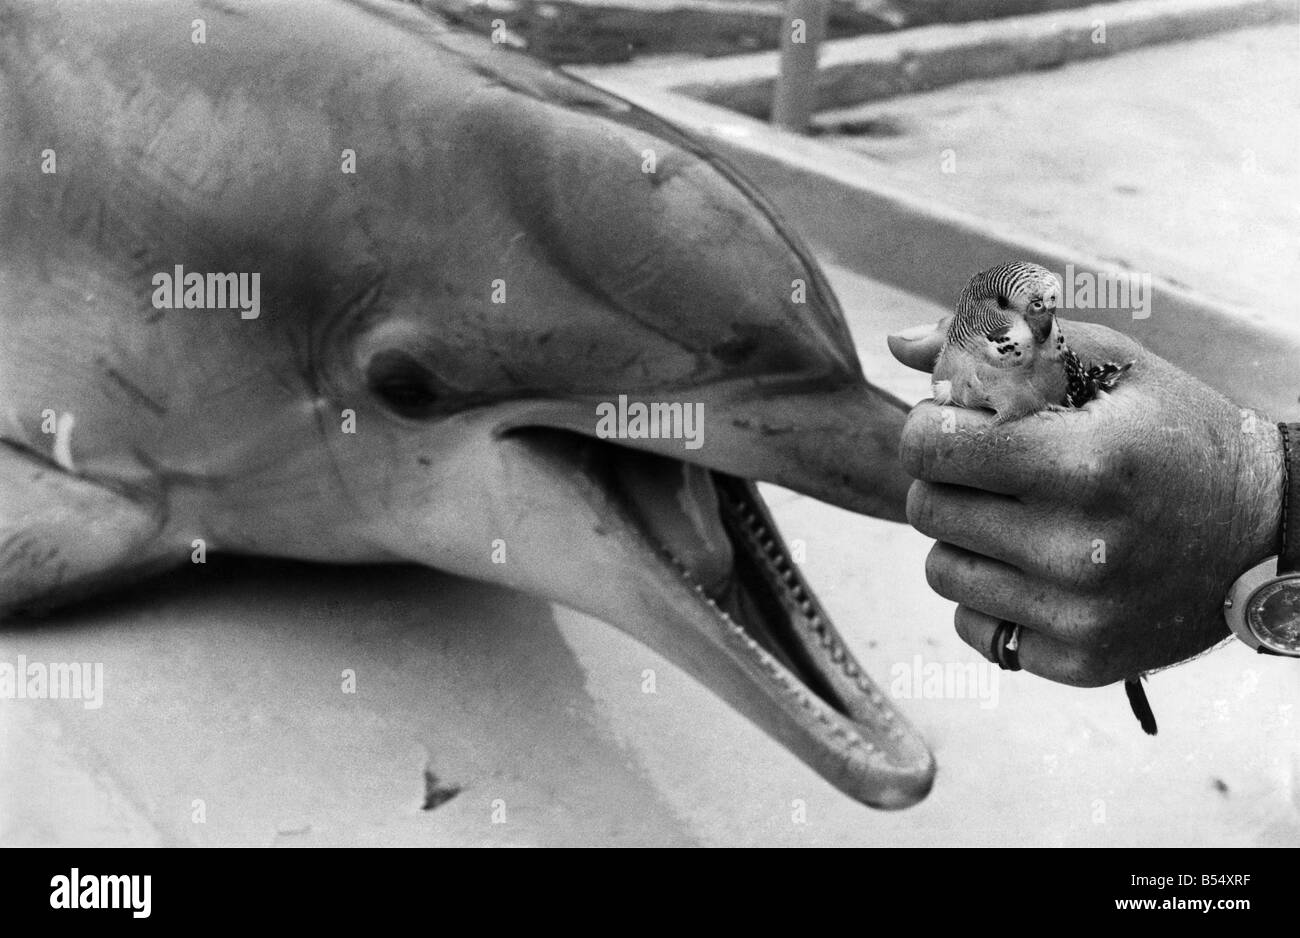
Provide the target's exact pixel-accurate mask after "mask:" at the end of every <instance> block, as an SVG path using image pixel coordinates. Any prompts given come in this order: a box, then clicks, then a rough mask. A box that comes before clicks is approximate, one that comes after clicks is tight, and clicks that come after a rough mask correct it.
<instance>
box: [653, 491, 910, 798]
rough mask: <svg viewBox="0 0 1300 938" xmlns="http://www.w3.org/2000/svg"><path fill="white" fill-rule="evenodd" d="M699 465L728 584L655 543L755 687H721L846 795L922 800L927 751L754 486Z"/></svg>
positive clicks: (760, 724) (729, 698)
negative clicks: (713, 505) (702, 575)
mask: <svg viewBox="0 0 1300 938" xmlns="http://www.w3.org/2000/svg"><path fill="white" fill-rule="evenodd" d="M703 471H704V472H706V473H707V475H708V476H709V477H710V479H711V480H712V482H713V484H714V485H715V487H716V490H717V493H718V504H719V507H720V514H721V517H722V521H723V526H724V528H725V530H726V532H727V535H728V538H729V540H730V543H731V552H732V556H733V557H734V567H733V572H732V576H731V580H730V582H729V583H728V584H727V588H726V589H725V590H724V591H720V592H719V593H718V594H717V595H710V593H709V591H708V590H706V589H705V588H704V586H703V585H702V584H701V583H700V582H698V581H697V580H696V578H695V577H694V576H693V574H692V572H691V570H690V569H689V568H688V567H687V566H686V565H685V564H683V563H682V562H681V561H680V560H679V559H678V558H677V556H676V555H675V554H674V552H673V549H672V548H671V547H668V546H666V545H664V544H659V545H658V546H659V547H660V550H661V552H662V555H663V557H664V559H665V561H666V562H667V563H668V565H670V566H671V568H672V570H673V571H674V573H675V574H676V575H677V576H678V577H680V578H681V580H682V582H683V584H684V585H686V586H687V587H689V588H690V589H691V591H692V594H693V595H694V597H695V600H696V601H697V602H698V603H699V604H701V605H702V606H703V607H704V610H705V612H706V614H707V615H708V616H709V617H711V618H712V619H713V620H714V622H713V629H714V633H715V635H716V636H718V637H720V638H721V639H722V644H723V646H724V647H725V649H726V651H727V652H728V654H729V655H730V656H731V657H732V659H733V661H735V662H736V663H738V664H739V665H740V667H741V668H742V669H743V670H744V671H745V672H746V674H747V675H748V676H749V677H750V679H751V680H752V681H753V683H754V685H755V686H753V687H750V688H745V689H744V690H743V691H742V692H741V693H739V694H733V695H730V696H728V695H725V694H724V696H726V697H727V699H728V702H729V703H731V704H732V705H733V706H734V707H736V709H738V710H739V711H740V712H742V713H744V714H745V715H746V716H748V717H749V718H750V719H751V720H753V721H754V722H755V723H756V724H758V725H759V726H761V727H762V728H763V729H764V730H765V731H767V732H768V733H769V734H770V735H772V736H773V737H774V738H776V739H778V740H780V741H781V742H782V743H783V744H784V745H785V746H786V747H787V748H788V749H790V751H791V752H793V753H794V754H796V755H798V756H799V757H800V758H801V759H803V760H804V761H805V762H806V763H807V764H808V765H809V766H811V767H812V768H813V769H815V770H816V771H817V772H818V773H819V774H821V775H822V776H823V777H824V778H826V780H827V781H829V782H830V783H831V784H833V785H834V786H835V787H837V788H839V789H840V790H841V791H843V792H845V793H846V794H848V795H850V796H852V797H853V798H856V799H857V800H859V801H861V802H863V803H865V804H868V805H871V806H872V807H876V808H886V809H890V808H904V807H908V806H910V805H912V804H914V803H916V802H917V801H919V800H921V799H922V798H923V797H925V795H926V794H927V793H928V792H929V791H930V787H931V785H932V783H933V779H934V773H935V764H934V760H933V757H932V756H931V755H930V752H929V750H928V749H927V747H926V746H925V744H924V742H923V741H922V740H921V738H920V736H919V735H918V734H917V732H916V731H915V730H914V729H913V728H912V727H911V725H910V724H908V722H907V721H906V720H905V719H904V718H903V716H902V715H901V714H899V713H898V712H897V711H896V710H895V709H894V707H893V706H892V705H891V703H890V702H889V700H888V699H886V697H885V696H884V695H883V694H882V693H881V692H880V690H879V688H878V687H877V686H876V685H875V683H874V682H873V681H872V680H871V678H870V677H869V676H868V675H867V674H866V672H865V671H864V670H863V668H862V666H861V665H860V664H859V663H858V661H857V660H856V659H855V658H854V656H853V653H852V652H851V651H850V650H849V648H848V646H847V644H846V643H845V641H844V639H843V638H842V637H841V636H840V634H839V632H838V631H837V630H836V628H835V626H834V624H833V623H832V622H831V619H830V617H829V616H828V615H827V614H826V611H825V609H824V608H823V607H822V606H821V603H820V602H819V601H818V600H817V597H816V595H815V594H814V593H813V591H812V589H811V587H810V586H809V585H808V583H807V581H806V580H805V579H804V577H803V574H802V573H801V572H800V570H799V568H798V567H797V565H796V564H795V562H794V560H793V558H792V557H791V555H790V552H789V549H788V548H787V546H786V544H785V541H784V539H783V538H782V537H781V534H780V532H779V530H778V529H777V527H776V524H775V522H774V521H773V519H772V517H771V514H770V513H769V512H768V510H767V507H766V505H765V504H764V502H763V500H762V497H761V496H760V495H759V493H758V490H757V488H756V486H755V485H754V483H752V482H750V481H748V480H745V479H739V478H736V477H733V476H727V475H724V474H721V473H717V472H713V471H710V470H703ZM670 654H671V652H670ZM698 670H699V671H704V672H707V667H705V668H700V669H698ZM697 676H698V674H697ZM704 679H705V682H706V683H709V675H708V674H707V673H705V674H704Z"/></svg>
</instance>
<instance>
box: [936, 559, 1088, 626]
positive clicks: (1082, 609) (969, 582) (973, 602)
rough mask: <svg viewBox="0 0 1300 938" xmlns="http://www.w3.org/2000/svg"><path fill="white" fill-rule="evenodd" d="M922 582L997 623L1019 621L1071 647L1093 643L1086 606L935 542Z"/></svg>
mask: <svg viewBox="0 0 1300 938" xmlns="http://www.w3.org/2000/svg"><path fill="white" fill-rule="evenodd" d="M925 578H926V581H927V582H928V583H929V584H930V588H931V589H932V590H934V591H935V592H936V593H938V594H939V595H940V596H942V597H943V598H944V599H950V600H952V601H953V602H955V603H958V604H960V605H963V606H969V607H970V608H972V609H978V610H979V611H980V612H983V613H985V614H986V615H990V616H993V617H994V618H996V619H1008V620H1010V621H1012V622H1019V623H1020V624H1021V625H1025V626H1028V627H1030V628H1032V629H1034V630H1035V631H1037V632H1041V633H1043V634H1044V635H1049V636H1051V637H1052V638H1054V639H1057V640H1058V641H1061V642H1065V643H1068V644H1072V645H1076V646H1082V645H1087V644H1088V643H1089V641H1090V640H1095V637H1096V631H1097V630H1096V628H1095V627H1094V625H1095V623H1094V621H1093V620H1092V618H1091V617H1090V608H1091V607H1090V606H1089V605H1088V603H1087V602H1086V601H1084V600H1083V599H1082V598H1080V597H1078V596H1075V595H1072V594H1071V593H1069V592H1067V591H1065V590H1063V589H1061V588H1060V587H1058V586H1055V585H1053V584H1050V583H1046V582H1044V581H1043V580H1041V579H1039V578H1038V577H1034V576H1031V575H1029V574H1027V573H1025V572H1024V571H1022V570H1018V569H1016V568H1015V567H1013V566H1011V565H1010V564H1006V563H1003V562H1002V561H1000V560H994V559H992V558H991V557H983V556H980V555H979V554H974V553H971V552H970V551H968V550H963V549H962V548H960V547H954V546H953V545H951V544H945V543H943V542H942V541H940V542H938V543H936V544H935V545H934V547H933V548H931V550H930V553H929V556H927V557H926V558H925Z"/></svg>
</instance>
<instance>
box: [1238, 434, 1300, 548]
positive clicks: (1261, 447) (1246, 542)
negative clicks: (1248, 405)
mask: <svg viewBox="0 0 1300 938" xmlns="http://www.w3.org/2000/svg"><path fill="white" fill-rule="evenodd" d="M1243 437H1244V440H1245V443H1244V445H1243V452H1242V459H1241V465H1240V468H1239V470H1238V479H1239V488H1238V493H1239V496H1238V497H1239V498H1241V499H1242V501H1240V502H1239V503H1238V506H1237V509H1238V513H1239V514H1238V517H1239V518H1241V519H1242V523H1243V527H1242V529H1241V530H1239V532H1238V534H1239V536H1240V538H1241V539H1240V541H1239V543H1241V544H1243V546H1244V547H1245V548H1246V550H1245V556H1243V557H1242V558H1241V561H1242V563H1241V568H1242V572H1244V571H1245V570H1246V569H1249V568H1250V567H1254V566H1256V565H1258V564H1260V563H1263V562H1264V561H1265V560H1267V559H1269V558H1270V557H1275V556H1277V555H1278V554H1279V553H1281V550H1282V522H1283V508H1284V505H1285V493H1286V475H1287V473H1286V453H1285V449H1284V447H1283V443H1282V433H1281V431H1280V430H1279V429H1278V426H1277V424H1276V423H1273V422H1271V421H1269V420H1267V419H1265V418H1264V417H1262V416H1258V415H1255V416H1254V420H1253V422H1252V423H1251V428H1250V429H1246V430H1245V432H1244V433H1243ZM1288 507H1290V509H1291V510H1293V511H1294V510H1300V506H1288Z"/></svg>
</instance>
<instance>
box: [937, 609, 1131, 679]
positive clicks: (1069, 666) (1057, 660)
mask: <svg viewBox="0 0 1300 938" xmlns="http://www.w3.org/2000/svg"><path fill="white" fill-rule="evenodd" d="M1002 621H1003V620H1002V619H999V618H997V617H995V616H990V615H988V614H987V613H983V612H980V611H979V610H977V609H971V608H970V607H969V606H958V607H957V612H956V614H955V615H954V616H953V623H954V625H956V627H957V635H958V637H959V638H961V640H962V641H963V642H965V643H966V644H967V645H969V646H970V647H972V648H974V649H975V650H976V651H978V652H979V653H980V654H982V655H983V656H984V657H985V658H987V659H988V660H989V661H991V662H992V663H994V664H997V663H998V662H997V657H996V656H995V655H994V652H993V634H994V633H995V632H996V631H997V628H998V626H999V625H1000V624H1001V623H1002ZM1017 656H1018V658H1019V661H1020V667H1021V668H1023V669H1024V670H1026V671H1028V672H1029V673H1030V674H1034V675H1037V676H1038V677H1042V678H1046V679H1047V680H1049V681H1055V682H1056V683H1058V684H1069V685H1070V686H1072V687H1101V686H1103V685H1105V684H1111V683H1114V679H1113V678H1111V679H1109V680H1108V679H1106V678H1105V676H1104V675H1102V674H1100V673H1099V672H1097V671H1096V670H1095V669H1094V667H1093V664H1092V662H1091V661H1090V659H1089V657H1088V654H1087V652H1085V651H1083V650H1081V649H1079V648H1077V647H1075V646H1074V645H1070V644H1067V643H1065V642H1062V641H1059V640H1058V639H1055V638H1053V637H1051V636H1050V635H1044V634H1043V633H1042V632H1039V631H1037V630H1036V629H1031V628H1029V627H1027V626H1024V625H1023V624H1022V626H1021V629H1020V642H1019V648H1018V649H1017Z"/></svg>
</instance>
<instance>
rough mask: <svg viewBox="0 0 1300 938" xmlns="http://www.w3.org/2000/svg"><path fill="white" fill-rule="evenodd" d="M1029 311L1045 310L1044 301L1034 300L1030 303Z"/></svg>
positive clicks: (1039, 311)
mask: <svg viewBox="0 0 1300 938" xmlns="http://www.w3.org/2000/svg"><path fill="white" fill-rule="evenodd" d="M1029 311H1030V312H1031V313H1041V312H1042V311H1043V301H1042V300H1034V301H1033V302H1032V303H1030V304H1029Z"/></svg>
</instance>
